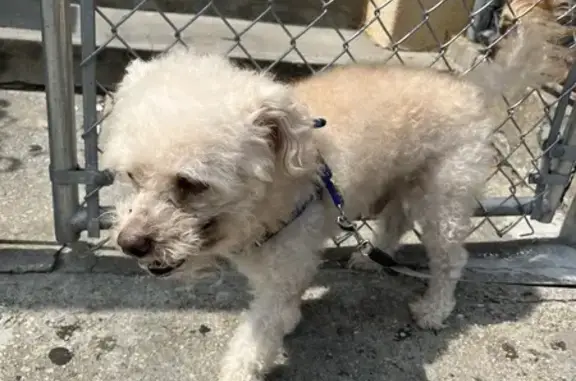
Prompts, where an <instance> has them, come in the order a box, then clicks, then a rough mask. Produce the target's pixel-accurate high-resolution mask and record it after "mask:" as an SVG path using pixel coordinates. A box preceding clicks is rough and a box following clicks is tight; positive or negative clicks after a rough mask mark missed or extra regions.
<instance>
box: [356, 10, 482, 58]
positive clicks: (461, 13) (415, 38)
mask: <svg viewBox="0 0 576 381" xmlns="http://www.w3.org/2000/svg"><path fill="white" fill-rule="evenodd" d="M438 3H442V4H440V5H437V4H438ZM374 5H376V7H375V6H374ZM472 5H473V0H445V1H443V0H372V1H370V0H368V1H367V6H366V13H365V16H364V23H365V24H368V23H370V21H372V20H373V19H374V18H375V17H376V16H375V13H379V18H380V21H381V22H382V24H383V25H384V26H385V27H386V29H387V31H388V33H390V35H391V37H392V41H391V39H390V38H389V37H388V35H387V34H386V32H385V31H384V29H383V28H382V25H381V24H380V23H379V22H377V21H376V22H373V23H372V24H371V25H370V26H369V27H368V28H367V29H366V34H367V35H368V36H370V38H371V39H372V40H373V41H374V42H376V43H377V44H378V45H381V46H386V47H388V46H391V45H392V44H393V42H398V41H402V43H401V44H400V45H399V47H400V48H401V49H402V50H413V51H426V50H436V49H437V48H438V41H439V42H440V43H443V42H446V41H448V40H449V39H450V38H451V37H453V36H454V35H455V34H457V33H459V32H460V31H461V30H462V29H463V28H464V27H465V26H466V25H467V24H468V21H469V15H470V9H472ZM422 6H423V7H424V8H425V9H427V10H429V11H430V12H429V14H428V17H429V18H428V24H429V26H430V27H428V26H427V25H426V24H423V25H421V26H420V27H419V28H418V29H417V30H416V31H415V32H413V33H411V31H412V30H413V29H414V28H416V27H417V26H418V25H420V24H421V23H422V20H424V18H425V11H423V10H422ZM430 29H432V31H433V33H432V32H431V30H430ZM408 34H410V37H408V38H406V39H405V40H402V39H403V38H404V36H406V35H408ZM436 39H437V40H436Z"/></svg>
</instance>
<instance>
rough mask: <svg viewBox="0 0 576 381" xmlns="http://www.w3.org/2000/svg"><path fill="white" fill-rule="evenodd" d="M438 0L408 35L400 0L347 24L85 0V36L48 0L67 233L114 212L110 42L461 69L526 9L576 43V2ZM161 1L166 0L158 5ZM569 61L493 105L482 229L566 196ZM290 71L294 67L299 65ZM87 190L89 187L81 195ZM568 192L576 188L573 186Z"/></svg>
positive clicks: (253, 57) (58, 169)
mask: <svg viewBox="0 0 576 381" xmlns="http://www.w3.org/2000/svg"><path fill="white" fill-rule="evenodd" d="M398 1H401V0H398ZM429 3H430V1H424V0H412V1H411V2H410V4H412V7H413V8H412V9H411V12H412V13H414V12H418V14H419V15H420V17H419V20H416V21H415V22H413V25H412V27H411V29H410V30H409V31H408V32H407V33H405V34H404V35H403V36H402V37H400V38H397V37H395V36H394V33H395V32H394V31H391V30H390V27H389V26H387V25H386V23H385V22H384V17H383V16H382V15H383V14H384V13H385V12H386V9H387V7H392V6H393V5H392V2H391V1H388V2H378V1H375V0H369V1H367V3H366V5H367V9H369V10H370V12H371V16H370V17H368V18H366V20H365V21H364V22H363V23H362V24H361V25H358V27H357V28H356V29H343V28H340V27H339V26H338V23H337V22H331V17H332V16H331V13H333V11H334V10H335V9H336V7H338V4H339V2H338V1H336V0H331V1H330V0H318V1H317V4H316V7H315V8H314V9H315V11H314V12H313V13H310V12H308V13H307V14H309V15H310V16H309V17H308V19H307V21H306V22H304V23H302V24H303V25H288V24H286V23H284V22H283V18H282V16H281V12H278V10H277V6H276V5H277V2H276V1H273V0H270V1H260V2H254V4H256V5H257V6H259V7H261V13H260V15H259V16H258V17H255V18H254V19H253V20H238V19H232V18H230V17H228V16H226V15H225V14H224V12H223V11H221V8H220V5H219V2H217V1H196V2H194V6H195V7H196V9H198V11H197V12H196V13H195V14H176V13H169V12H165V11H163V8H162V2H161V1H158V2H156V1H152V0H141V1H136V2H134V4H135V5H134V8H133V9H124V10H121V9H111V8H103V7H97V6H96V2H95V1H94V0H82V1H81V2H80V5H79V6H80V11H79V13H78V14H79V15H80V16H79V18H80V36H79V37H80V38H79V41H73V40H74V39H73V38H72V36H73V31H72V29H71V25H73V23H72V20H71V18H72V16H73V15H74V14H76V13H72V12H71V11H70V9H71V8H70V7H72V6H78V5H73V4H71V2H70V1H64V0H42V19H43V29H42V35H43V42H44V46H45V59H46V63H47V65H46V78H47V101H48V113H49V129H50V152H51V168H50V170H51V179H52V184H53V195H54V219H55V232H56V237H57V240H58V241H59V242H61V243H68V242H72V241H75V240H77V239H79V237H80V233H81V232H83V231H87V233H88V236H89V237H99V236H100V233H101V230H103V229H108V228H109V227H110V224H111V221H110V220H109V218H108V217H107V216H109V213H106V212H107V211H109V207H108V206H106V205H101V200H100V190H101V189H102V188H103V187H106V186H109V185H111V184H112V183H113V177H112V176H111V174H109V173H107V172H106V171H103V170H102V168H100V167H99V164H98V155H99V148H98V133H99V129H100V128H106V120H105V116H104V115H102V114H101V113H100V111H99V110H98V103H99V102H100V101H101V99H100V98H101V94H105V95H106V96H112V95H111V93H110V90H111V89H110V86H108V85H107V84H105V83H101V82H99V81H98V80H97V78H98V66H97V65H98V64H99V60H98V59H99V56H100V55H102V54H103V52H104V51H105V50H106V49H112V48H114V49H118V48H121V49H122V50H124V51H125V52H126V53H127V54H128V55H129V56H130V57H132V58H135V57H139V56H141V55H142V54H147V53H148V54H149V53H150V52H151V53H152V54H155V53H159V52H163V51H166V50H169V49H170V48H172V47H173V46H175V45H178V44H182V45H187V46H194V47H195V48H196V49H197V50H200V51H209V52H216V53H221V54H226V55H228V56H230V57H231V58H234V59H238V60H242V61H243V62H244V63H245V64H248V65H251V66H252V67H254V68H255V69H257V70H267V71H277V70H286V67H287V66H283V69H279V68H280V67H281V66H282V65H285V64H286V63H288V64H290V65H289V67H290V68H292V67H296V66H297V67H298V73H301V72H305V73H307V74H314V73H316V72H318V71H322V70H325V69H327V68H330V67H332V66H334V65H340V64H345V63H348V62H354V61H358V60H360V61H379V62H388V61H394V62H397V63H416V64H419V65H426V66H435V67H437V68H439V69H443V70H448V71H456V72H461V73H462V72H467V71H470V70H476V68H477V67H478V66H479V65H483V64H486V61H489V60H491V59H492V58H493V57H494V56H496V57H497V56H498V54H499V53H498V51H499V49H500V47H501V46H502V44H503V43H504V42H506V41H513V38H514V37H513V35H514V25H515V23H517V22H518V21H520V22H521V23H526V24H527V25H528V26H530V25H534V27H542V26H541V25H549V26H550V30H554V31H556V33H564V32H566V33H565V35H563V37H564V39H563V40H562V39H558V41H556V42H551V44H556V46H557V47H558V49H564V50H561V51H566V52H568V51H570V50H571V49H572V45H573V43H574V41H573V38H569V37H570V36H571V34H570V33H572V32H571V30H572V29H571V26H570V22H571V21H572V19H571V15H572V11H573V9H572V7H570V6H567V7H564V8H562V9H561V12H560V11H558V9H559V8H561V7H560V6H558V7H556V8H554V10H556V12H553V11H549V10H546V9H545V7H542V6H541V4H544V2H543V0H541V1H540V2H539V1H535V0H523V1H519V0H512V1H510V2H506V1H503V0H502V1H497V0H477V1H476V2H475V3H474V4H468V2H467V1H466V0H439V1H437V2H436V3H434V4H429ZM520 3H521V4H520ZM425 4H428V5H425ZM519 4H520V5H519ZM256 5H255V7H256ZM446 6H452V7H456V6H458V7H459V9H460V10H459V12H463V10H465V12H466V18H465V22H464V23H463V24H462V25H461V26H460V27H459V28H458V30H455V31H452V33H451V34H450V35H445V36H443V35H442V34H441V33H438V31H436V30H435V28H438V27H439V26H438V25H439V24H438V22H436V23H435V22H434V18H435V17H436V16H437V15H438V14H439V13H440V12H441V11H442V7H446ZM153 8H155V9H156V11H151V10H150V9H153ZM143 9H146V10H143ZM515 12H517V13H515ZM546 12H548V13H546ZM208 14H209V15H208ZM532 14H535V15H536V16H532ZM569 16H570V17H569ZM438 17H439V16H438ZM532 17H533V18H534V19H532ZM538 17H540V19H538ZM543 17H544V18H546V17H548V18H549V19H547V21H546V23H547V24H546V23H542V22H540V23H538V22H537V21H538V20H542V18H543ZM556 20H561V22H560V21H556ZM320 21H321V26H318V25H320ZM505 21H506V22H505ZM509 24H511V25H512V27H510V25H509ZM374 28H380V31H381V35H382V36H384V38H385V39H386V40H387V43H386V44H385V46H378V44H376V43H375V42H374V41H372V40H371V39H370V37H368V34H374V33H375V32H374ZM554 28H555V29H554ZM563 28H564V29H563ZM558 31H561V32H558ZM422 33H427V36H428V38H429V40H431V41H433V45H434V49H431V48H430V47H428V48H427V50H426V51H420V52H411V51H408V50H406V48H405V45H406V44H407V43H408V41H409V40H410V39H414V38H415V36H417V35H421V34H422ZM542 33H544V32H542ZM75 42H76V43H79V44H80V46H81V49H80V53H81V62H80V65H79V68H80V77H81V83H82V109H83V114H82V115H83V116H82V118H83V119H82V135H81V138H82V140H81V141H82V142H83V145H84V147H83V151H84V155H83V158H79V157H78V153H77V146H76V140H77V136H76V129H75V120H74V107H75V104H74V97H73V84H74V78H73V70H72V62H73V44H74V43H75ZM462 46H466V47H468V48H467V50H466V52H470V51H472V52H473V54H472V56H473V57H472V58H473V59H467V58H466V57H465V58H466V59H464V58H462V56H463V55H462V54H460V53H461V52H462V50H458V49H460V48H461V47H462ZM562 70H564V72H562V75H561V77H562V78H561V79H562V80H563V81H562V82H563V86H560V87H562V89H561V90H558V89H557V90H556V91H555V92H556V94H550V93H549V92H545V91H542V90H541V89H525V92H524V94H523V95H522V96H521V97H520V98H518V99H508V98H506V96H504V95H503V96H502V102H501V105H500V107H499V108H496V109H494V110H493V112H494V113H495V114H496V115H498V116H501V123H500V124H499V125H496V126H494V133H495V135H498V136H500V139H501V142H502V144H501V145H498V146H497V147H496V149H497V152H498V153H499V161H498V163H497V164H496V165H495V166H494V170H493V172H492V174H491V175H490V176H489V178H488V179H487V181H486V192H485V197H484V198H483V199H482V200H480V201H479V202H478V207H477V208H476V211H475V216H477V217H479V218H478V219H477V223H476V226H475V228H474V229H473V231H476V230H480V229H486V227H487V226H488V227H489V229H491V230H492V232H493V233H494V234H495V235H496V236H498V237H502V236H504V235H506V234H507V233H508V232H509V231H510V230H511V229H514V228H515V227H517V226H518V225H519V224H523V225H525V226H526V227H527V229H528V232H529V233H530V232H531V233H534V228H533V227H532V223H531V221H533V220H536V221H540V222H544V223H549V222H551V221H552V219H553V217H554V216H555V213H556V212H557V210H558V209H559V208H561V207H562V204H563V202H564V201H565V199H566V194H567V190H568V189H569V185H570V183H571V180H572V175H573V173H574V163H575V162H576V112H575V111H574V109H573V108H572V103H573V102H572V98H571V94H572V91H573V89H574V88H575V87H576V66H572V67H570V66H569V65H565V66H564V67H561V69H560V71H562ZM283 77H285V78H289V77H290V72H289V73H288V74H286V75H284V76H283ZM80 162H82V166H81V165H80V164H79V163H80ZM81 191H83V194H84V196H83V197H80V196H79V194H80V193H81ZM568 194H569V196H570V197H568V198H571V194H570V191H568ZM368 227H369V225H368ZM472 233H473V232H471V234H472ZM563 234H566V233H565V232H564V233H563ZM337 242H338V243H340V242H341V241H340V240H337Z"/></svg>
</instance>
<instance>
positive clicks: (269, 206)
mask: <svg viewBox="0 0 576 381" xmlns="http://www.w3.org/2000/svg"><path fill="white" fill-rule="evenodd" d="M530 45H531V46H527V44H526V43H524V44H523V46H524V48H523V49H517V51H516V52H515V55H514V56H513V57H514V58H512V59H511V60H510V61H509V62H508V63H509V65H508V66H507V67H506V69H505V70H500V71H498V70H496V69H494V72H493V73H492V72H491V73H488V72H485V73H484V74H485V75H487V77H483V76H480V77H477V78H472V77H470V78H469V79H463V78H456V77H454V76H452V75H449V74H447V73H440V72H438V71H434V70H432V69H417V68H408V67H401V66H391V65H378V64H354V65H348V66H343V67H338V68H334V69H332V70H330V71H326V72H324V73H321V74H318V75H315V76H312V77H311V78H308V79H305V80H302V81H300V82H298V83H296V84H293V85H286V84H282V83H279V82H276V81H274V80H273V78H271V77H270V76H269V75H265V74H262V73H257V72H254V71H249V70H244V69H240V68H238V67H235V66H234V65H232V64H231V63H230V62H229V61H228V60H227V59H225V58H223V57H220V56H214V55H199V54H195V53H193V52H190V51H187V50H184V49H179V50H174V51H173V52H171V53H167V54H163V55H160V56H158V57H156V58H154V59H152V60H150V61H147V62H144V61H139V60H137V61H134V62H132V63H131V64H130V65H129V67H128V69H127V74H126V76H125V77H124V78H123V80H122V81H121V83H120V84H119V86H118V88H117V91H116V93H115V98H114V104H113V106H112V110H111V113H110V115H109V118H108V119H107V120H106V124H105V126H104V128H103V132H102V141H103V143H104V155H103V161H104V164H105V166H106V167H107V168H110V169H111V170H113V171H114V172H115V173H116V174H117V176H118V178H121V179H122V178H124V176H125V178H126V179H127V178H130V179H131V181H132V182H133V184H134V187H135V192H133V194H132V195H131V196H130V197H129V199H127V200H124V201H123V202H119V203H118V205H117V216H116V221H115V226H114V229H113V231H114V240H115V242H117V244H118V246H120V247H121V249H122V250H123V251H124V252H125V253H127V254H129V255H131V256H133V257H136V258H137V259H138V261H139V262H140V264H141V265H143V266H145V267H146V268H148V269H149V270H150V272H151V273H153V274H156V275H168V274H170V273H172V272H174V271H175V270H177V269H178V271H185V270H189V271H192V270H195V269H197V268H200V267H202V266H208V265H212V264H215V263H216V262H217V259H218V258H222V257H224V258H227V259H228V260H230V261H231V262H232V263H234V264H235V265H236V266H237V268H238V269H239V270H240V271H241V272H242V273H244V274H245V275H246V276H247V277H248V279H249V281H250V285H251V287H252V290H253V293H254V300H253V302H252V304H251V306H250V309H249V311H247V313H246V316H245V319H244V321H243V322H242V323H241V324H240V326H239V327H238V328H237V331H236V333H235V335H234V337H233V339H232V340H231V342H230V343H229V348H228V351H227V353H226V355H225V357H224V361H223V364H222V368H221V374H220V376H219V380H220V381H256V380H262V379H263V377H264V375H265V374H266V372H267V371H268V370H269V369H270V367H271V365H272V363H273V361H274V359H275V357H276V355H277V352H278V350H279V349H280V347H281V346H282V340H283V337H284V335H286V334H288V333H289V332H291V331H292V330H293V329H294V328H295V327H296V325H297V324H298V322H299V321H300V318H301V313H300V301H301V296H302V294H303V292H304V291H305V290H306V288H307V287H308V286H309V284H310V282H311V281H312V278H313V277H314V275H315V273H316V269H317V265H318V264H319V261H320V259H321V255H320V251H321V247H322V245H323V244H324V242H325V239H326V237H328V236H330V235H333V234H334V233H335V231H336V230H337V229H338V226H337V224H336V223H335V221H336V218H337V215H338V211H337V209H336V207H335V206H334V205H333V203H332V200H331V198H330V197H329V195H328V193H327V192H326V190H325V189H323V190H322V192H321V194H319V193H318V186H319V185H318V184H319V183H320V181H319V173H320V171H321V170H322V164H321V160H320V158H322V159H323V160H324V161H325V162H326V163H327V164H328V165H329V167H330V168H331V169H332V171H333V173H334V181H335V183H336V184H337V186H338V187H339V189H340V191H341V194H342V195H343V197H344V199H345V201H346V204H345V212H346V214H347V215H348V216H350V217H357V216H376V217H377V218H378V219H379V220H380V221H381V222H382V223H381V224H380V225H381V226H382V227H383V229H381V231H380V234H379V239H378V242H377V245H378V246H380V247H381V248H382V249H384V250H386V251H388V252H390V253H392V252H393V251H394V249H395V248H396V246H397V245H398V241H399V239H400V237H401V236H402V234H404V233H405V232H406V231H408V230H409V229H410V228H411V227H412V226H413V224H414V223H415V222H417V223H418V224H419V226H420V227H421V233H422V236H421V239H422V242H423V244H424V245H425V247H426V249H427V253H428V257H429V267H430V273H431V280H430V282H429V285H428V289H427V291H426V293H425V294H424V295H423V296H422V297H421V298H420V299H419V300H417V301H415V302H413V303H411V304H410V309H411V311H412V314H413V316H414V319H415V321H416V322H417V324H418V325H419V326H421V327H423V328H440V327H442V326H443V324H444V320H445V319H446V318H447V317H448V316H449V315H450V313H451V311H452V310H453V308H454V305H455V299H454V290H455V286H456V284H457V279H458V277H459V276H460V273H461V271H462V268H463V267H464V266H465V264H466V261H467V253H466V251H465V250H464V248H463V245H462V242H463V240H464V239H465V236H466V234H467V231H468V226H469V219H470V215H471V210H472V208H473V207H474V195H475V194H476V193H477V192H478V191H479V190H480V189H481V188H482V184H483V181H484V179H485V175H486V173H487V170H488V168H489V167H490V165H491V164H490V163H491V160H492V157H493V156H492V155H493V153H492V151H491V148H490V136H491V129H492V128H494V127H495V126H496V123H495V122H494V121H493V120H491V119H490V115H489V112H488V107H489V105H488V103H489V101H491V98H493V97H494V93H492V92H491V86H490V85H489V84H487V83H485V82H486V81H487V78H488V76H492V77H491V78H495V79H494V81H493V82H492V83H493V84H496V85H498V86H499V87H500V88H501V87H502V86H504V87H506V86H508V85H509V84H512V83H514V84H518V83H519V78H520V77H519V75H520V73H521V72H524V73H525V72H526V70H524V71H522V70H523V69H522V68H524V67H525V66H524V65H523V63H524V62H527V59H524V58H522V57H523V55H526V54H534V55H535V56H540V58H541V57H542V55H541V54H542V53H541V51H537V52H535V53H534V46H535V45H538V42H535V43H534V44H530ZM511 57H512V56H511ZM519 57H520V58H519ZM474 72H481V70H480V69H479V70H476V71H473V73H474ZM494 75H496V76H495V77H494ZM512 75H513V76H512ZM479 84H480V85H479ZM498 86H497V87H498ZM317 117H321V118H325V120H326V121H327V125H326V126H325V127H324V128H321V129H314V128H313V124H314V119H315V118H317ZM295 211H298V213H296V214H294V212H295ZM183 264H184V265H185V266H182V265H183ZM350 265H351V266H353V267H359V268H370V267H373V265H372V262H370V260H369V259H367V258H365V257H364V256H362V255H361V254H354V255H353V256H352V258H351V259H350Z"/></svg>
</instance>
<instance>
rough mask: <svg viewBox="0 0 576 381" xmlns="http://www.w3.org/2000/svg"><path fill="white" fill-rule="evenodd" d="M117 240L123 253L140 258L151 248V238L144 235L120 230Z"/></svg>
mask: <svg viewBox="0 0 576 381" xmlns="http://www.w3.org/2000/svg"><path fill="white" fill-rule="evenodd" d="M117 241H118V246H120V247H121V248H122V251H123V252H124V253H126V254H129V255H132V256H134V257H138V258H142V257H143V256H145V255H146V254H148V253H149V252H150V250H151V249H152V239H151V238H150V237H149V236H145V235H136V234H130V233H127V232H120V234H118V240H117Z"/></svg>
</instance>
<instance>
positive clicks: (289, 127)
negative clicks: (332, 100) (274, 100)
mask: <svg viewBox="0 0 576 381" xmlns="http://www.w3.org/2000/svg"><path fill="white" fill-rule="evenodd" d="M283 103H284V102H283ZM286 103H287V104H282V105H278V104H271V103H267V104H265V105H263V106H262V108H261V109H260V110H259V111H258V112H257V116H256V118H255V122H254V124H255V125H257V126H261V127H265V128H266V131H265V134H266V138H267V141H268V144H269V145H270V146H271V148H272V150H273V151H274V152H275V154H276V162H277V163H278V164H279V165H281V166H282V168H283V170H284V171H285V172H286V173H287V174H288V175H290V176H298V175H301V174H304V173H307V172H309V171H310V170H311V169H313V166H314V162H315V159H314V157H315V155H314V148H313V147H314V144H313V142H312V136H311V134H312V129H313V126H312V123H313V121H312V119H311V118H310V117H309V116H308V113H307V112H306V111H305V109H304V108H303V107H302V106H300V105H298V104H297V103H296V102H292V101H290V102H286Z"/></svg>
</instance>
